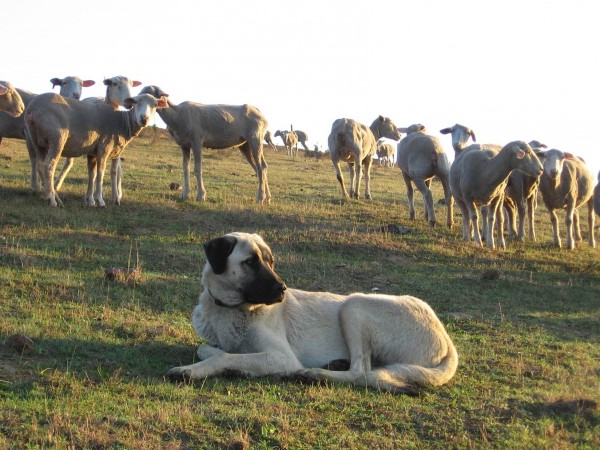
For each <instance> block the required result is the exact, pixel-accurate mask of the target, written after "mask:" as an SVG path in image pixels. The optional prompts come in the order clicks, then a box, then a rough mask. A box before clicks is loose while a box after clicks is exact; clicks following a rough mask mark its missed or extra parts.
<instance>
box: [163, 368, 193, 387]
mask: <svg viewBox="0 0 600 450" xmlns="http://www.w3.org/2000/svg"><path fill="white" fill-rule="evenodd" d="M167 378H168V379H169V380H170V381H172V382H174V383H188V382H189V381H190V380H191V379H192V377H191V376H190V371H189V370H188V369H187V368H185V367H173V368H172V369H171V370H169V371H168V372H167Z"/></svg>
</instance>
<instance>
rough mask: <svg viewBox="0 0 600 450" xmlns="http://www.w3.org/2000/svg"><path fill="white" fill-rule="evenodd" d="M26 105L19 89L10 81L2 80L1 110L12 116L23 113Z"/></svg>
mask: <svg viewBox="0 0 600 450" xmlns="http://www.w3.org/2000/svg"><path fill="white" fill-rule="evenodd" d="M24 110H25V105H23V99H22V98H21V96H20V95H19V93H18V92H17V90H16V89H15V88H14V87H13V85H12V84H10V83H9V82H8V81H0V111H3V112H5V113H7V114H8V115H9V116H11V117H19V116H20V115H21V114H23V111H24Z"/></svg>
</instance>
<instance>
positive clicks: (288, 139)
mask: <svg viewBox="0 0 600 450" xmlns="http://www.w3.org/2000/svg"><path fill="white" fill-rule="evenodd" d="M274 136H275V137H278V136H279V137H280V138H281V140H282V141H283V145H284V146H285V148H286V150H287V154H288V156H291V157H293V158H296V156H298V135H297V134H296V132H295V131H293V130H292V131H287V130H276V131H275V135H274Z"/></svg>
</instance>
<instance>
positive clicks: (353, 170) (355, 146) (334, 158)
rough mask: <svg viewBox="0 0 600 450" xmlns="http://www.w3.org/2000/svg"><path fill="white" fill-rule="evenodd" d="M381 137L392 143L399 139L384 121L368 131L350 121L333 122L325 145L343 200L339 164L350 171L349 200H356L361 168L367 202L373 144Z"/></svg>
mask: <svg viewBox="0 0 600 450" xmlns="http://www.w3.org/2000/svg"><path fill="white" fill-rule="evenodd" d="M382 137H386V138H388V139H392V140H394V141H397V140H399V139H400V137H401V135H400V132H399V131H398V128H397V127H396V125H394V123H393V122H392V121H391V120H390V119H389V118H387V117H383V116H379V117H378V118H377V119H375V120H374V121H373V123H372V124H371V126H370V127H368V128H367V127H366V126H365V125H363V124H361V123H359V122H357V121H355V120H352V119H337V120H336V121H335V122H333V125H332V126H331V133H330V134H329V138H328V144H329V150H330V156H331V162H332V163H333V167H334V168H335V172H336V176H337V179H338V181H339V182H340V186H341V188H342V195H343V196H344V197H346V198H347V197H348V191H346V186H345V185H344V177H343V176H342V172H341V170H340V161H346V162H347V163H348V168H349V170H350V197H354V198H356V199H358V197H359V195H358V191H359V188H360V179H361V166H362V168H363V171H364V173H365V198H367V199H369V200H370V199H371V187H370V182H371V164H372V163H373V155H374V154H375V152H376V151H377V141H378V140H379V139H381V138H382Z"/></svg>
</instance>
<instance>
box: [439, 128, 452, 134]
mask: <svg viewBox="0 0 600 450" xmlns="http://www.w3.org/2000/svg"><path fill="white" fill-rule="evenodd" d="M440 133H442V134H449V133H452V128H444V129H442V130H440Z"/></svg>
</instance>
